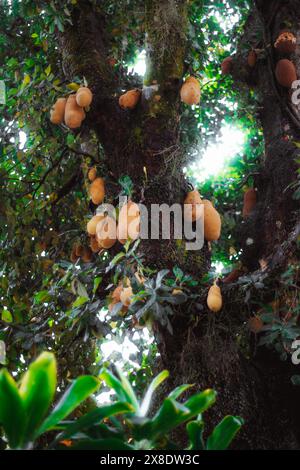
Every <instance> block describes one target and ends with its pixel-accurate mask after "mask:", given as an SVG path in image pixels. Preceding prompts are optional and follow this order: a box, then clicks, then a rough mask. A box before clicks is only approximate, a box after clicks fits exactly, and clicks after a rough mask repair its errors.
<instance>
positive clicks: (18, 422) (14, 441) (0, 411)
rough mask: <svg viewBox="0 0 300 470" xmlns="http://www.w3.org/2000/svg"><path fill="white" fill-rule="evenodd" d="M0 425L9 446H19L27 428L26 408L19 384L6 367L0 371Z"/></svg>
mask: <svg viewBox="0 0 300 470" xmlns="http://www.w3.org/2000/svg"><path fill="white" fill-rule="evenodd" d="M0 425H1V426H2V427H3V429H4V432H5V435H6V437H7V439H8V442H9V446H10V447H11V448H12V449H14V448H17V447H18V446H19V445H20V444H21V442H22V438H23V433H24V429H25V410H24V405H23V402H22V399H21V397H20V393H19V390H18V387H17V384H16V382H15V381H14V379H13V378H12V376H11V375H10V374H9V373H8V371H7V370H6V369H2V370H1V371H0Z"/></svg>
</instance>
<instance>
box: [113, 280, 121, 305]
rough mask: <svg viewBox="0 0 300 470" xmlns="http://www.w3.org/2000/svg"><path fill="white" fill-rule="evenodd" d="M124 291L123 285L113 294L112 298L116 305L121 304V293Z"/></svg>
mask: <svg viewBox="0 0 300 470" xmlns="http://www.w3.org/2000/svg"><path fill="white" fill-rule="evenodd" d="M122 290H123V285H122V284H120V285H119V286H118V287H116V288H115V289H114V291H113V293H112V294H111V298H112V300H113V302H115V303H118V302H121V297H120V295H121V292H122Z"/></svg>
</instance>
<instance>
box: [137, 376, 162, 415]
mask: <svg viewBox="0 0 300 470" xmlns="http://www.w3.org/2000/svg"><path fill="white" fill-rule="evenodd" d="M168 377H169V372H168V371H167V370H163V371H162V372H161V373H160V374H158V375H157V376H156V377H155V378H154V379H153V380H152V382H151V384H150V385H149V387H148V389H147V392H146V394H145V397H144V399H143V401H142V404H141V406H140V408H139V410H138V412H137V416H140V417H142V416H146V414H147V413H148V410H149V407H150V404H151V400H152V396H153V393H154V392H155V390H156V389H157V387H159V385H160V384H161V383H162V382H163V381H164V380H166V379H167V378H168Z"/></svg>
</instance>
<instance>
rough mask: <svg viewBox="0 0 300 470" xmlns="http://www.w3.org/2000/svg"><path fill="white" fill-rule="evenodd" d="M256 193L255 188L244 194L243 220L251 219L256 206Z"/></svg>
mask: <svg viewBox="0 0 300 470" xmlns="http://www.w3.org/2000/svg"><path fill="white" fill-rule="evenodd" d="M256 200H257V197H256V191H255V189H254V188H250V189H248V190H247V191H246V192H245V194H244V206H243V218H244V219H245V218H246V217H249V215H250V214H251V212H252V211H253V209H254V208H255V206H256Z"/></svg>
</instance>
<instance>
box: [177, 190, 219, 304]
mask: <svg viewBox="0 0 300 470" xmlns="http://www.w3.org/2000/svg"><path fill="white" fill-rule="evenodd" d="M202 216H203V224H204V238H205V240H206V241H208V242H212V241H216V240H218V239H219V238H220V235H221V226H222V222H221V217H220V214H219V213H218V211H217V210H216V209H215V208H214V206H213V205H212V203H211V201H209V200H207V199H201V196H200V194H199V191H197V190H196V189H194V190H193V191H190V192H188V194H187V195H186V197H185V200H184V218H185V220H188V221H189V222H195V221H196V220H199V219H200V218H201V217H202ZM207 305H208V308H209V309H210V310H211V311H212V312H219V311H220V310H221V308H222V294H221V289H220V288H219V286H217V284H216V282H215V283H214V285H213V286H212V287H210V289H209V291H208V296H207Z"/></svg>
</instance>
